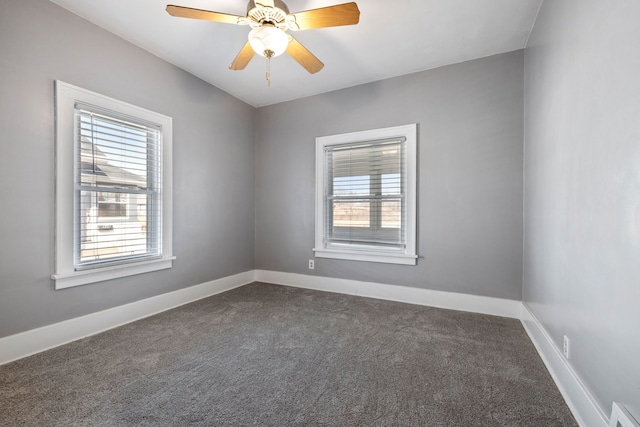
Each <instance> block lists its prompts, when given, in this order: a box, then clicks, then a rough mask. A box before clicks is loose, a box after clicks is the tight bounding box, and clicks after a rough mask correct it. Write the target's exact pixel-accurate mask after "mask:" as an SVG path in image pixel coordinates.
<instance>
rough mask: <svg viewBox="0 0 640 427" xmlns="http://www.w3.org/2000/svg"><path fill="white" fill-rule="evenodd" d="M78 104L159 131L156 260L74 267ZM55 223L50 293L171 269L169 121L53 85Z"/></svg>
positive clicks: (83, 91)
mask: <svg viewBox="0 0 640 427" xmlns="http://www.w3.org/2000/svg"><path fill="white" fill-rule="evenodd" d="M77 102H81V103H84V104H89V105H93V106H96V107H100V108H103V109H106V110H110V111H114V112H116V113H119V114H123V115H127V116H131V117H136V118H139V119H141V120H144V121H147V122H151V123H156V124H158V125H159V126H160V127H161V129H162V192H161V198H162V200H161V203H162V254H161V256H160V257H159V258H155V259H145V260H141V261H135V262H130V263H122V264H116V265H109V266H102V267H96V268H92V269H86V270H76V269H75V268H74V221H75V219H74V218H75V214H74V196H75V193H74V192H75V183H74V175H75V160H74V154H75V150H76V144H75V130H74V109H75V105H76V103H77ZM55 107H56V119H55V123H56V131H55V134H56V178H55V180H56V181H55V185H56V207H55V212H56V220H55V241H56V243H55V273H53V274H52V275H51V278H52V279H53V280H55V289H64V288H69V287H73V286H80V285H85V284H88V283H95V282H101V281H104V280H110V279H116V278H119V277H126V276H131V275H134V274H141V273H148V272H151V271H157V270H163V269H167V268H171V267H172V265H173V260H174V259H175V257H174V256H173V252H172V250H173V249H172V248H173V238H172V229H173V221H172V212H173V208H172V199H173V197H172V180H173V170H172V163H173V162H172V153H173V148H172V146H173V145H172V144H173V140H172V137H173V123H172V118H171V117H168V116H165V115H163V114H159V113H156V112H153V111H150V110H146V109H144V108H140V107H137V106H135V105H131V104H128V103H126V102H122V101H119V100H117V99H113V98H110V97H107V96H104V95H100V94H98V93H95V92H91V91H89V90H86V89H82V88H79V87H77V86H73V85H71V84H68V83H65V82H62V81H59V80H56V82H55Z"/></svg>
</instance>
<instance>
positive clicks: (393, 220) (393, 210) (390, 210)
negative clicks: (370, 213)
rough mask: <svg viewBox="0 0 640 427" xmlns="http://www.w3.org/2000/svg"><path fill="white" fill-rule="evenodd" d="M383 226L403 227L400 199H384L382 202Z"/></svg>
mask: <svg viewBox="0 0 640 427" xmlns="http://www.w3.org/2000/svg"><path fill="white" fill-rule="evenodd" d="M381 205H382V207H381V210H382V218H381V225H382V228H396V229H400V228H401V227H402V203H401V201H400V200H383V201H382V202H381Z"/></svg>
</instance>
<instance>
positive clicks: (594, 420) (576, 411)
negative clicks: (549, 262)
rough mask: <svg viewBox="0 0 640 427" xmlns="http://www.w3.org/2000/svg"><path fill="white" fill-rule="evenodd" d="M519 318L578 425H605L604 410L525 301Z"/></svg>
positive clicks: (589, 426) (602, 426) (600, 426)
mask: <svg viewBox="0 0 640 427" xmlns="http://www.w3.org/2000/svg"><path fill="white" fill-rule="evenodd" d="M521 320H522V324H523V325H524V329H525V330H526V331H527V334H529V338H531V341H532V342H533V344H534V345H535V347H536V349H537V350H538V354H540V357H541V358H542V360H543V361H544V364H545V365H546V366H547V369H548V370H549V373H550V374H551V377H552V378H553V381H554V382H555V383H556V386H557V387H558V389H559V390H560V393H562V396H563V397H564V400H565V401H566V402H567V405H568V406H569V409H570V410H571V412H572V413H573V416H574V417H575V418H576V421H577V422H578V424H579V425H580V426H583V427H606V426H607V425H608V424H609V420H608V417H607V416H606V415H605V412H604V411H603V410H602V408H601V407H600V405H598V403H597V402H596V400H595V399H594V398H593V396H592V395H591V393H590V392H589V390H588V389H587V388H586V387H585V385H584V383H583V382H582V381H581V380H580V377H579V376H578V375H577V374H576V373H575V371H574V370H573V368H572V367H571V365H570V364H569V363H568V362H567V360H566V359H565V357H564V355H563V354H562V352H561V351H560V349H559V348H558V346H557V345H556V344H555V342H554V341H553V340H552V339H551V337H550V336H549V334H548V333H547V331H546V330H545V329H544V327H543V326H542V325H541V324H540V322H539V321H538V319H537V318H536V317H535V316H534V315H533V313H532V312H531V311H530V310H529V308H528V307H527V306H526V304H523V310H522V319H521Z"/></svg>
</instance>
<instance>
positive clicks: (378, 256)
mask: <svg viewBox="0 0 640 427" xmlns="http://www.w3.org/2000/svg"><path fill="white" fill-rule="evenodd" d="M313 251H314V252H315V254H316V257H318V258H333V259H344V260H351V261H368V262H380V263H385V264H402V265H416V262H417V259H418V256H417V255H407V254H394V253H381V252H374V251H349V250H336V249H314V250H313Z"/></svg>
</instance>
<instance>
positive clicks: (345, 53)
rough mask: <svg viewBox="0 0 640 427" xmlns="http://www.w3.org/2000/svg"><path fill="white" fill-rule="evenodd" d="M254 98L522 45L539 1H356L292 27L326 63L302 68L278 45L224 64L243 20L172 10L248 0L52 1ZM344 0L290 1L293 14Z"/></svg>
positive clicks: (257, 101)
mask: <svg viewBox="0 0 640 427" xmlns="http://www.w3.org/2000/svg"><path fill="white" fill-rule="evenodd" d="M51 1H53V2H54V3H57V4H58V5H60V6H62V7H64V8H66V9H68V10H70V11H72V12H74V13H76V14H78V15H80V16H82V17H84V18H86V19H88V20H89V21H91V22H93V23H95V24H97V25H99V26H100V27H103V28H105V29H107V30H108V31H111V32H112V33H114V34H116V35H118V36H120V37H122V38H124V39H126V40H129V41H130V42H132V43H134V44H136V45H138V46H140V47H142V48H144V49H146V50H148V51H149V52H151V53H153V54H155V55H157V56H158V57H160V58H162V59H165V60H166V61H168V62H171V63H173V64H175V65H177V66H178V67H180V68H182V69H184V70H186V71H188V72H190V73H192V74H194V75H196V76H198V77H200V78H201V79H203V80H205V81H207V82H209V83H211V84H212V85H214V86H216V87H218V88H220V89H222V90H224V91H226V92H228V93H230V94H232V95H234V96H235V97H237V98H239V99H241V100H243V101H245V102H247V103H249V104H251V105H253V106H255V107H261V106H264V105H269V104H275V103H278V102H282V101H287V100H291V99H297V98H302V97H305V96H309V95H314V94H318V93H323V92H328V91H332V90H336V89H341V88H345V87H350V86H355V85H359V84H363V83H367V82H371V81H375V80H381V79H385V78H389V77H395V76H399V75H403V74H409V73H413V72H416V71H422V70H427V69H430V68H436V67H439V66H442V65H447V64H453V63H457V62H462V61H468V60H471V59H475V58H481V57H485V56H489V55H494V54H498V53H503V52H509V51H513V50H517V49H522V48H523V47H524V46H525V44H526V41H527V38H528V36H529V33H530V32H531V28H532V27H533V24H534V21H535V18H536V15H537V13H538V10H539V8H540V5H541V3H542V1H543V0H399V1H394V2H392V1H388V0H356V1H357V3H358V7H359V9H360V23H359V24H358V25H353V26H345V27H332V28H322V29H315V30H308V31H299V32H291V34H292V35H293V36H294V37H295V38H296V39H297V40H298V41H299V42H300V43H302V44H303V45H304V46H305V47H306V48H307V49H309V50H310V51H311V52H312V53H314V54H315V55H316V56H317V57H318V58H319V59H320V60H321V61H322V62H324V64H325V67H324V69H322V70H321V71H320V72H318V73H316V74H313V75H311V74H309V73H307V72H306V71H305V70H304V69H303V68H302V67H301V66H300V65H298V63H297V62H295V61H294V60H293V59H292V58H290V57H289V56H288V55H286V54H284V55H282V56H279V57H277V58H275V59H273V60H272V62H271V80H272V83H271V87H267V83H266V80H265V67H266V63H265V61H266V60H265V59H264V58H263V57H260V56H257V55H256V56H255V57H254V58H253V60H252V61H251V62H250V63H249V65H248V66H247V68H246V69H245V70H243V71H231V70H229V65H230V64H231V61H232V60H233V59H234V57H235V56H236V54H237V53H238V51H239V50H240V48H242V46H243V45H244V43H245V42H246V40H247V34H248V32H249V27H246V26H238V25H231V24H221V23H217V22H209V21H199V20H193V19H185V18H174V17H171V16H169V15H168V14H167V13H166V12H165V6H166V4H167V3H169V4H177V5H181V6H187V7H193V8H197V9H206V10H213V11H216V12H223V13H230V14H234V15H241V16H244V15H245V14H246V10H247V0H169V1H168V2H167V3H164V2H161V1H159V0H135V1H131V0H108V1H105V0H51ZM348 1H349V0H337V1H334V0H289V1H288V2H287V5H288V7H289V10H290V12H291V13H295V12H299V11H302V10H308V9H316V8H320V7H325V6H331V5H334V4H339V3H346V2H348Z"/></svg>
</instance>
